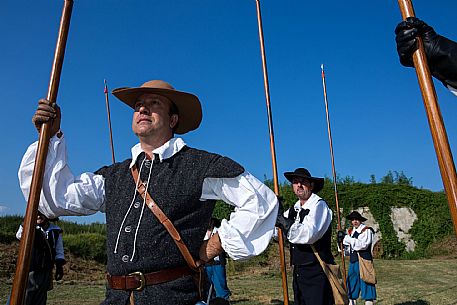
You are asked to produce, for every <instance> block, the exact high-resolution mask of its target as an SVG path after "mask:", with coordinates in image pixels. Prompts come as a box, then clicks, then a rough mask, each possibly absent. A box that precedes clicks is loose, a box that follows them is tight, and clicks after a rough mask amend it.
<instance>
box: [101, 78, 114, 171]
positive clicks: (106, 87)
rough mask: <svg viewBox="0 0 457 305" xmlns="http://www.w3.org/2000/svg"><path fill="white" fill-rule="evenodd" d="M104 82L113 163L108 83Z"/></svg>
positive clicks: (112, 152)
mask: <svg viewBox="0 0 457 305" xmlns="http://www.w3.org/2000/svg"><path fill="white" fill-rule="evenodd" d="M104 82H105V89H104V92H105V102H106V113H107V114H108V127H109V142H110V145H111V158H112V159H113V164H114V163H116V159H115V158H114V143H113V130H112V129H111V111H110V108H109V100H108V85H107V84H106V79H105V80H104Z"/></svg>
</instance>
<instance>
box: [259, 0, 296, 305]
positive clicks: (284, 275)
mask: <svg viewBox="0 0 457 305" xmlns="http://www.w3.org/2000/svg"><path fill="white" fill-rule="evenodd" d="M256 6H257V24H258V27H259V39H260V53H261V56H262V67H263V83H264V87H265V99H266V103H267V113H268V131H269V134H270V151H271V161H272V166H273V184H274V191H275V193H276V195H279V183H278V170H277V166H276V151H275V137H274V131H273V118H272V114H271V104H270V89H269V84H268V71H267V60H266V55H265V44H264V39H263V27H262V14H261V12H260V1H259V0H256ZM277 229H278V242H279V257H280V262H281V276H282V288H283V295H284V305H289V291H288V288H287V272H286V256H285V253H284V238H283V234H282V230H281V229H280V228H277Z"/></svg>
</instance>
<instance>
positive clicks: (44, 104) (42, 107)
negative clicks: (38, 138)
mask: <svg viewBox="0 0 457 305" xmlns="http://www.w3.org/2000/svg"><path fill="white" fill-rule="evenodd" d="M60 119H61V113H60V107H59V106H57V105H56V104H54V105H51V103H50V102H49V101H48V100H46V99H41V100H39V101H38V107H37V110H36V111H35V114H34V115H33V117H32V122H33V124H34V125H35V128H36V129H37V131H38V133H39V132H40V130H41V125H43V124H44V123H47V122H50V121H52V125H51V133H50V136H51V137H53V136H54V135H55V134H56V133H57V132H58V131H59V129H60Z"/></svg>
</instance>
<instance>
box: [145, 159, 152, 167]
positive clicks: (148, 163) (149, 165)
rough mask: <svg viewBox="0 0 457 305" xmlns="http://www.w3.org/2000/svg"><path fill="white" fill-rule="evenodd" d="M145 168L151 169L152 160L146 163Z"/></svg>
mask: <svg viewBox="0 0 457 305" xmlns="http://www.w3.org/2000/svg"><path fill="white" fill-rule="evenodd" d="M144 166H145V167H146V168H150V167H151V161H150V160H146V161H144Z"/></svg>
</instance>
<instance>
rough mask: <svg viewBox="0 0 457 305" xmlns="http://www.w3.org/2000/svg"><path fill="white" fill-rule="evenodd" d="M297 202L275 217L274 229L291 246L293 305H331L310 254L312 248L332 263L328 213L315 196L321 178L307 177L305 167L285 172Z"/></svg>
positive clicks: (329, 292)
mask: <svg viewBox="0 0 457 305" xmlns="http://www.w3.org/2000/svg"><path fill="white" fill-rule="evenodd" d="M284 176H285V177H286V178H287V180H289V181H290V182H291V183H292V188H293V191H294V193H295V195H297V197H298V201H297V202H296V203H295V204H294V205H293V206H292V207H290V209H289V210H287V211H285V212H284V214H282V215H281V214H280V215H278V220H277V226H279V227H280V228H282V229H283V231H284V232H285V234H286V236H287V239H288V240H289V242H290V243H291V247H290V260H291V264H292V265H293V289H294V302H295V303H294V304H296V305H331V304H333V295H332V289H331V286H330V283H329V281H328V279H327V276H326V275H325V273H324V271H323V270H322V267H321V265H320V263H319V260H318V259H317V257H316V255H315V254H314V252H313V249H312V247H311V245H314V247H315V248H316V250H317V252H318V253H319V256H320V257H321V259H322V260H323V261H324V262H326V263H327V264H333V263H334V260H333V256H332V253H331V235H332V229H331V225H330V224H331V222H332V211H331V210H330V208H329V207H328V206H327V203H326V202H325V201H324V200H323V199H322V198H321V197H319V196H318V195H317V193H318V192H319V191H320V190H321V189H322V188H323V186H324V179H323V178H317V177H313V176H311V173H310V172H309V171H308V170H307V169H305V168H297V169H296V170H295V171H293V172H286V173H284Z"/></svg>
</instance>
